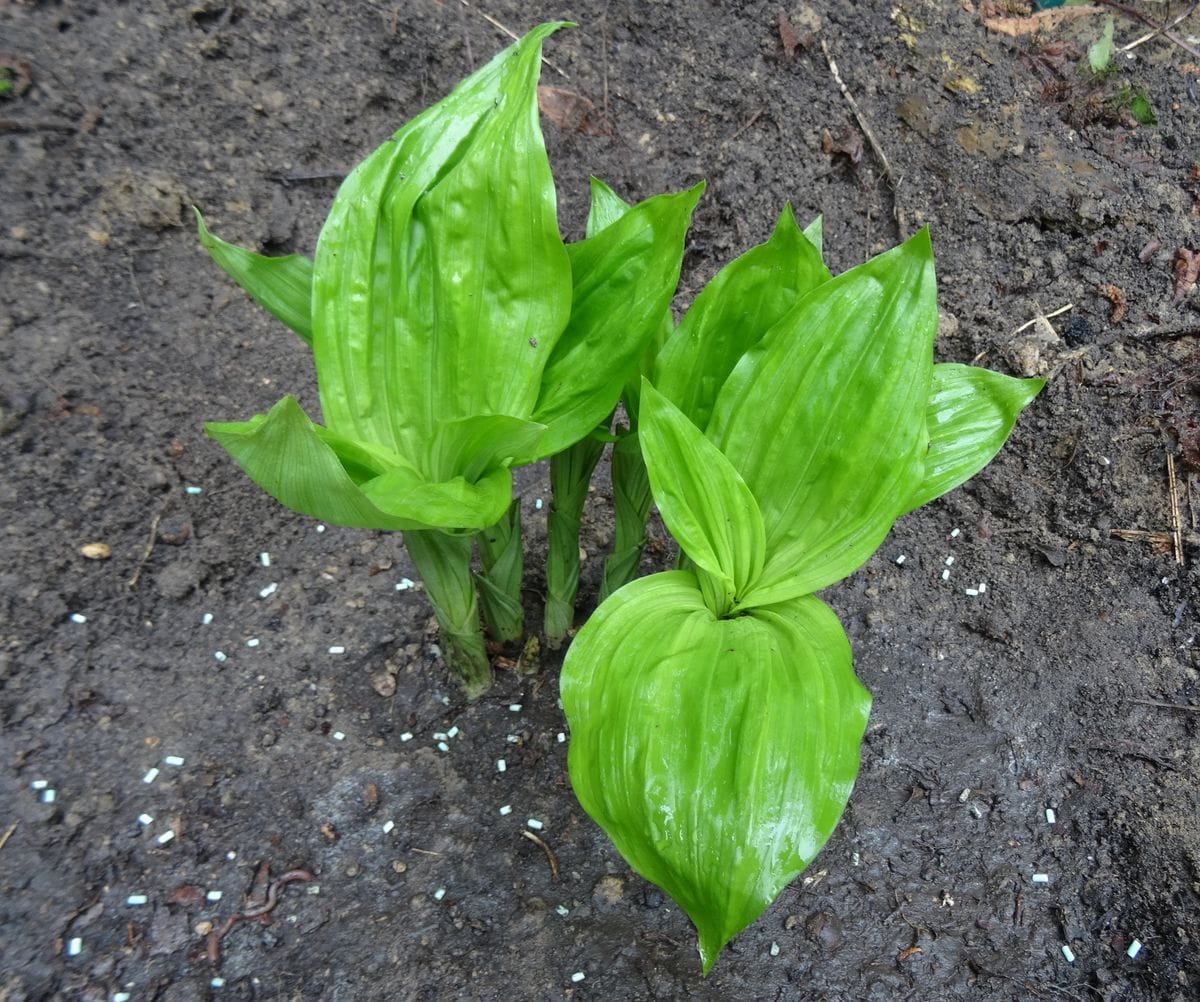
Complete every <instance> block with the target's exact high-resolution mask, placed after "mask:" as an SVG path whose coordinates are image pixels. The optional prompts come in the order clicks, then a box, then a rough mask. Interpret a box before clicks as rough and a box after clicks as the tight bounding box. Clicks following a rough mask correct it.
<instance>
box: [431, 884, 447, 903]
mask: <svg viewBox="0 0 1200 1002" xmlns="http://www.w3.org/2000/svg"><path fill="white" fill-rule="evenodd" d="M445 896H446V888H444V887H439V888H438V889H437V890H436V891H434V892H433V900H434V901H441V900H442V898H444V897H445Z"/></svg>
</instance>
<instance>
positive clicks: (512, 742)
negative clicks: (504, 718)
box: [504, 734, 521, 745]
mask: <svg viewBox="0 0 1200 1002" xmlns="http://www.w3.org/2000/svg"><path fill="white" fill-rule="evenodd" d="M504 740H505V741H507V742H508V743H509V744H510V745H515V744H516V743H517V742H518V741H520V740H521V736H520V735H519V734H507V735H505V737H504Z"/></svg>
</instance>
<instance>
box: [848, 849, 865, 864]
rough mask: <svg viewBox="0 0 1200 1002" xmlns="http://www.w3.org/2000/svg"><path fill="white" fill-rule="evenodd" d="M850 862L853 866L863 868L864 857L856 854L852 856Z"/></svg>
mask: <svg viewBox="0 0 1200 1002" xmlns="http://www.w3.org/2000/svg"><path fill="white" fill-rule="evenodd" d="M850 862H851V864H852V865H854V866H862V855H861V854H860V853H857V852H856V853H853V854H852V855H851V856H850Z"/></svg>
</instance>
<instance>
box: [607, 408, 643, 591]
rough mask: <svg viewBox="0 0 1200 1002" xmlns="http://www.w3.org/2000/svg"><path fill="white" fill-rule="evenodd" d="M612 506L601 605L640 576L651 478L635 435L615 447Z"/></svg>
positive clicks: (630, 433)
mask: <svg viewBox="0 0 1200 1002" xmlns="http://www.w3.org/2000/svg"><path fill="white" fill-rule="evenodd" d="M612 486H613V505H614V507H615V516H616V531H615V538H614V542H613V552H612V553H611V554H610V555H609V557H608V559H607V560H605V561H604V579H603V581H601V583H600V601H601V602H603V601H604V600H605V599H606V598H608V596H609V595H611V594H612V593H613V592H615V591H616V590H617V589H618V588H620V587H622V586H623V585H627V584H629V582H630V581H632V580H633V579H634V577H635V576H636V575H637V569H638V564H640V563H641V561H642V549H643V548H644V547H645V545H646V520H647V519H648V518H649V517H650V501H651V495H650V476H649V474H648V473H647V472H646V464H645V462H644V461H643V459H642V450H641V445H640V443H639V442H638V436H637V432H636V431H627V432H625V433H624V434H623V435H621V436H620V437H619V438H618V439H617V441H616V444H615V445H614V446H613V453H612Z"/></svg>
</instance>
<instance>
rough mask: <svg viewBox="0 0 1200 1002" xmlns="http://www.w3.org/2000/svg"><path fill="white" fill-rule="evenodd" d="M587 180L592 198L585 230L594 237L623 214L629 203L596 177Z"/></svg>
mask: <svg viewBox="0 0 1200 1002" xmlns="http://www.w3.org/2000/svg"><path fill="white" fill-rule="evenodd" d="M588 182H589V188H590V191H591V196H592V200H591V204H590V205H589V206H588V217H587V230H586V232H587V235H588V236H589V237H594V236H595V235H596V234H597V233H599V232H600V231H601V230H603V229H607V228H608V227H609V226H611V225H612V224H613V223H615V222H616V221H617V220H618V219H620V218H621V217H622V216H623V215H625V213H626V212H628V211H629V209H630V205H629V203H628V202H626V201H625V199H623V198H622V197H621V196H620V195H618V194H617V193H616V192H615V191H613V190H612V188H610V187H609V186H608V185H606V184H605V183H604V182H603V181H601V180H600V179H599V178H598V177H593V178H589V179H588Z"/></svg>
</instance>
